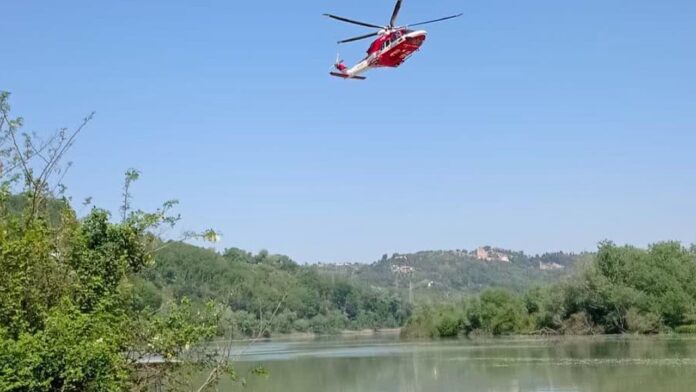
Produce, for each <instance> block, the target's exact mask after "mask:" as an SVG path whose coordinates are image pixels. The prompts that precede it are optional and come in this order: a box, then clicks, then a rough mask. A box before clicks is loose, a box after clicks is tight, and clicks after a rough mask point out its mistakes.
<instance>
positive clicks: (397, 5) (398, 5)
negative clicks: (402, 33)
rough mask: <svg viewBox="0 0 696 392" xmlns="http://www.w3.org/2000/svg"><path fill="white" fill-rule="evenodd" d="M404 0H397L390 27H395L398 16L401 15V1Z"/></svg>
mask: <svg viewBox="0 0 696 392" xmlns="http://www.w3.org/2000/svg"><path fill="white" fill-rule="evenodd" d="M402 1H403V0H396V5H394V12H392V17H391V20H390V21H389V27H394V25H396V18H397V17H398V16H399V11H400V10H401V2H402Z"/></svg>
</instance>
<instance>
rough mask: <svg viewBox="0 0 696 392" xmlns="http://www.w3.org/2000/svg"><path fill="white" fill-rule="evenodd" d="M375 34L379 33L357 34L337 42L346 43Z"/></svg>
mask: <svg viewBox="0 0 696 392" xmlns="http://www.w3.org/2000/svg"><path fill="white" fill-rule="evenodd" d="M376 35H379V32H376V33H370V34H365V35H361V36H359V37H353V38H348V39H344V40H343V41H338V43H339V44H345V43H348V42H353V41H360V40H361V39H365V38H370V37H374V36H376Z"/></svg>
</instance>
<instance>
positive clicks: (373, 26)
mask: <svg viewBox="0 0 696 392" xmlns="http://www.w3.org/2000/svg"><path fill="white" fill-rule="evenodd" d="M324 16H328V17H329V18H332V19H336V20H340V21H341V22H346V23H352V24H356V25H358V26H365V27H372V28H375V29H383V28H384V26H377V25H375V24H371V23H365V22H359V21H357V20H352V19H348V18H344V17H342V16H336V15H331V14H324Z"/></svg>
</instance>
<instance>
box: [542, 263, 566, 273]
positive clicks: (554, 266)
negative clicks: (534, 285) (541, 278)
mask: <svg viewBox="0 0 696 392" xmlns="http://www.w3.org/2000/svg"><path fill="white" fill-rule="evenodd" d="M539 269H540V270H542V271H555V270H562V269H565V267H564V266H562V265H560V264H558V263H544V262H543V261H539Z"/></svg>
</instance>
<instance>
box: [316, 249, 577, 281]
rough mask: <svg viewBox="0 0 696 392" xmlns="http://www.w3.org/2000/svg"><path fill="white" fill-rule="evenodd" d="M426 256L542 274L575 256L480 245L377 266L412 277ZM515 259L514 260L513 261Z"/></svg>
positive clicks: (400, 258)
mask: <svg viewBox="0 0 696 392" xmlns="http://www.w3.org/2000/svg"><path fill="white" fill-rule="evenodd" d="M424 255H426V256H428V258H430V257H435V258H434V259H433V258H430V260H432V261H436V260H448V259H449V260H451V258H452V257H454V258H456V259H459V260H466V259H469V260H472V261H473V260H478V261H482V262H485V263H495V262H498V263H504V264H511V265H512V264H518V263H524V264H526V265H530V264H531V265H534V266H535V267H536V268H538V269H539V270H541V271H557V270H563V269H566V267H568V261H567V260H564V258H565V259H567V258H570V259H575V258H576V256H575V255H573V254H564V253H563V252H558V253H548V254H544V255H542V256H539V255H537V256H527V255H525V254H524V253H522V252H514V251H510V250H505V249H501V248H494V247H492V246H480V247H478V248H476V249H475V250H472V251H467V250H466V249H456V250H432V251H422V252H417V253H413V254H408V255H406V254H399V253H394V254H393V255H392V256H391V257H389V256H388V255H386V254H385V255H383V256H382V259H381V260H380V261H378V262H377V264H378V263H380V262H381V263H388V265H390V269H391V272H393V273H396V274H402V275H406V274H412V273H414V272H415V271H416V268H415V267H414V264H413V263H414V262H415V263H416V264H419V263H421V262H422V261H423V257H424ZM513 259H514V260H513ZM316 266H317V267H318V268H320V269H326V268H340V269H347V270H358V269H361V268H363V267H365V264H361V263H350V262H349V263H318V264H316Z"/></svg>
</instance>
